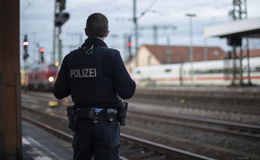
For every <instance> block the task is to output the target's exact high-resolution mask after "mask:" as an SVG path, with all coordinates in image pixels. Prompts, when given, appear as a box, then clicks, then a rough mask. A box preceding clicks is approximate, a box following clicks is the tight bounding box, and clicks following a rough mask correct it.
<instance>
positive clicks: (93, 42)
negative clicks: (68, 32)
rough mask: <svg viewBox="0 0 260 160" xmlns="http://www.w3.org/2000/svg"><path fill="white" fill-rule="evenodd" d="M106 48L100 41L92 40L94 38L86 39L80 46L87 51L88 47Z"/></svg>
mask: <svg viewBox="0 0 260 160" xmlns="http://www.w3.org/2000/svg"><path fill="white" fill-rule="evenodd" d="M93 45H94V46H93ZM92 46H93V47H94V48H96V47H107V45H106V43H105V42H104V41H102V40H101V39H98V38H94V37H88V38H87V39H86V40H85V42H84V43H83V44H82V46H81V48H82V49H84V50H85V49H89V48H90V47H92Z"/></svg>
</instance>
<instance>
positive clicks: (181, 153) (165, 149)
mask: <svg viewBox="0 0 260 160" xmlns="http://www.w3.org/2000/svg"><path fill="white" fill-rule="evenodd" d="M23 109H24V107H23ZM26 110H28V111H29V110H31V111H33V112H40V111H36V110H33V109H28V108H27V109H26ZM45 114H48V115H49V116H54V115H53V114H49V113H45ZM22 117H23V119H24V120H26V121H28V122H31V123H33V124H35V125H37V126H39V127H41V128H44V129H46V130H47V131H48V132H50V133H52V134H54V135H55V136H57V137H60V138H61V139H64V140H66V141H68V142H72V136H71V135H70V134H67V133H65V132H63V131H61V130H58V129H56V128H53V127H51V126H50V125H47V124H44V123H42V122H39V121H36V120H34V119H32V118H29V117H27V116H24V115H23V116H22ZM55 118H60V116H55ZM120 137H121V138H123V139H125V140H128V141H133V142H135V143H137V144H139V145H140V146H144V147H147V148H151V149H153V150H156V151H159V152H161V153H166V154H171V155H174V156H177V157H178V158H183V159H187V160H193V159H194V160H214V159H213V158H210V157H206V156H203V155H199V154H195V153H191V152H188V151H185V150H181V149H178V148H174V147H170V146H167V145H163V144H160V143H156V142H153V141H149V140H146V139H142V138H138V137H135V136H131V135H128V134H124V133H121V134H120ZM122 159H124V158H123V157H122Z"/></svg>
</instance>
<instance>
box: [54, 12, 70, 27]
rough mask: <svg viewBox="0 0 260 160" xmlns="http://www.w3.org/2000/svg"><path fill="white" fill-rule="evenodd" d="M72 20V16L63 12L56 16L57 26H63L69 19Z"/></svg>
mask: <svg viewBox="0 0 260 160" xmlns="http://www.w3.org/2000/svg"><path fill="white" fill-rule="evenodd" d="M69 18H70V14H69V13H67V12H61V13H56V14H55V26H57V27H60V26H62V25H63V24H64V23H65V22H66V21H67V20H68V19H69Z"/></svg>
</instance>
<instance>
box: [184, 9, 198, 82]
mask: <svg viewBox="0 0 260 160" xmlns="http://www.w3.org/2000/svg"><path fill="white" fill-rule="evenodd" d="M185 16H187V17H189V23H190V46H189V61H190V67H191V70H190V73H191V84H193V48H192V18H193V17H196V14H193V13H186V14H185Z"/></svg>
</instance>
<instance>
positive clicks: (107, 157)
mask: <svg viewBox="0 0 260 160" xmlns="http://www.w3.org/2000/svg"><path fill="white" fill-rule="evenodd" d="M72 146H73V151H74V155H73V160H92V158H93V159H94V160H119V147H120V128H119V124H118V123H117V122H108V121H106V120H102V121H99V122H98V123H93V122H91V121H80V122H79V123H78V129H77V131H76V132H75V133H74V138H73V142H72Z"/></svg>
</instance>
